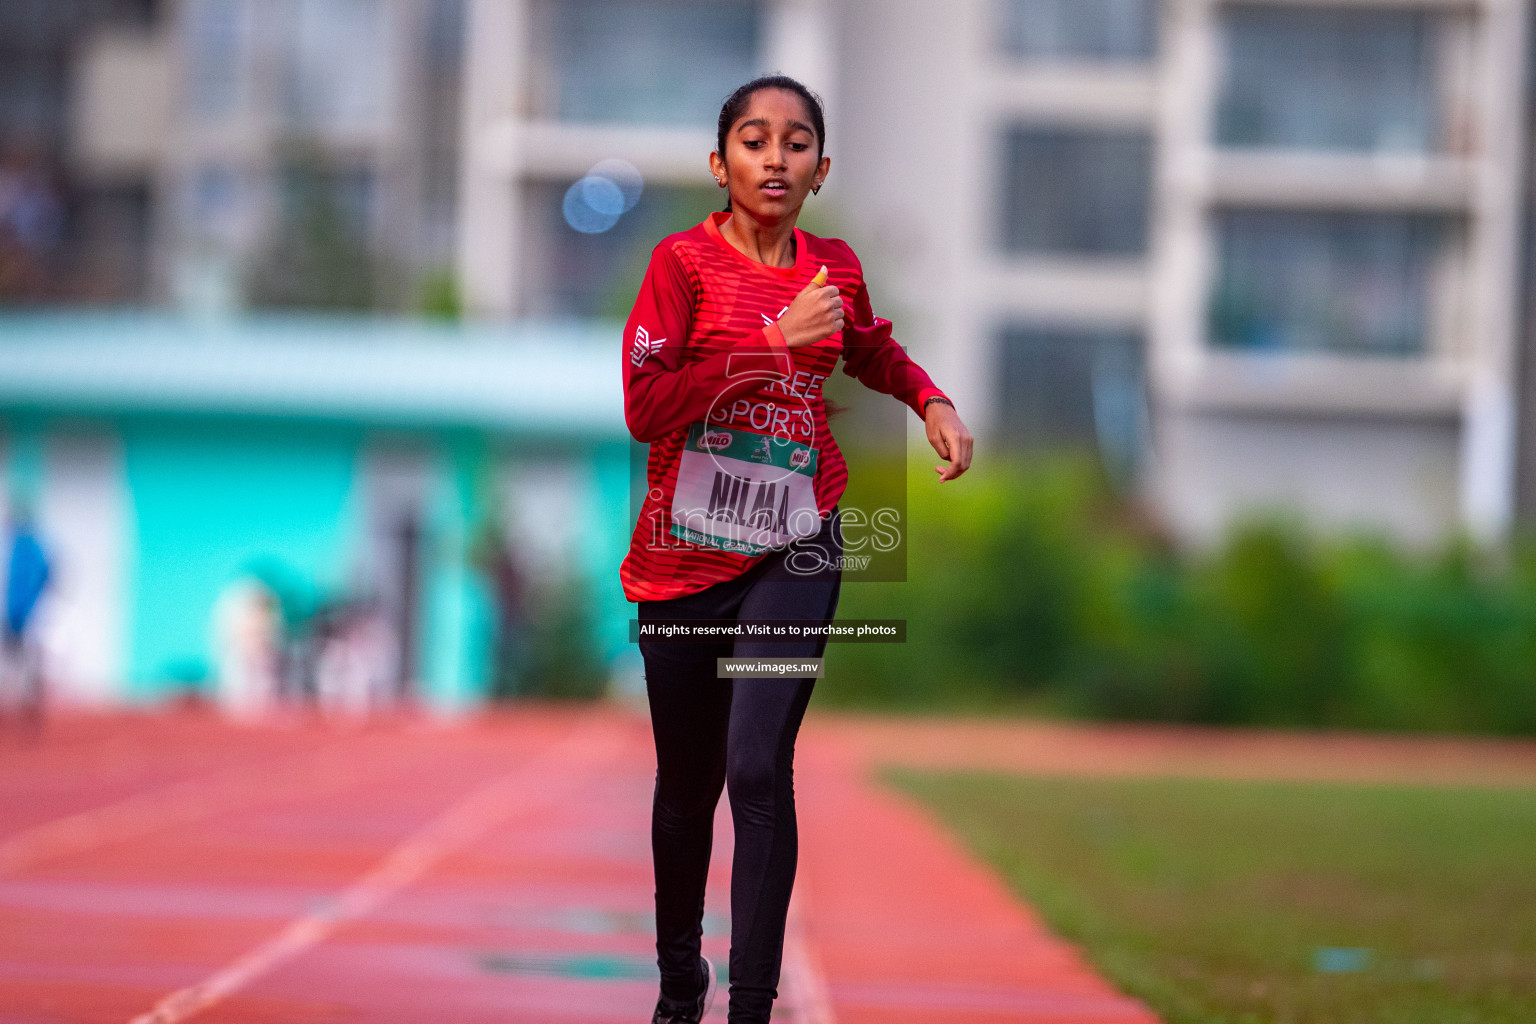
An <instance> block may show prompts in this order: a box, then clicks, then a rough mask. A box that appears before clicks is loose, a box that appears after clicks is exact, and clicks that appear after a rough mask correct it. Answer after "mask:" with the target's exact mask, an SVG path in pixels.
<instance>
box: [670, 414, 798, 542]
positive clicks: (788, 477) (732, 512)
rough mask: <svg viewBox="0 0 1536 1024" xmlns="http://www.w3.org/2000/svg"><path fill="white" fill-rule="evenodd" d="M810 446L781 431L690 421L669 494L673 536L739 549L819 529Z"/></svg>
mask: <svg viewBox="0 0 1536 1024" xmlns="http://www.w3.org/2000/svg"><path fill="white" fill-rule="evenodd" d="M816 456H817V450H816V449H815V448H812V447H810V446H809V445H804V444H800V443H799V442H798V441H791V440H790V439H788V438H786V437H782V436H770V435H768V434H754V433H751V432H749V431H745V430H732V429H730V428H729V427H711V426H708V425H706V424H704V423H695V424H693V425H692V426H691V427H689V428H688V441H687V443H686V444H685V445H684V446H683V452H682V458H681V459H680V460H679V463H678V469H677V487H676V489H675V490H674V491H673V495H672V535H673V536H674V537H678V538H681V539H682V540H686V541H688V542H689V543H691V544H706V545H708V546H710V547H716V548H720V549H722V550H724V551H734V552H736V553H738V554H743V555H760V554H762V553H764V552H765V551H768V550H769V549H771V548H778V547H784V546H785V545H787V544H789V543H790V542H791V541H794V540H796V539H797V538H800V537H809V536H812V535H813V534H815V533H816V532H817V530H819V529H820V528H821V514H820V512H819V511H818V510H817V508H816V494H815V490H814V487H813V486H812V485H813V481H814V480H815V477H816Z"/></svg>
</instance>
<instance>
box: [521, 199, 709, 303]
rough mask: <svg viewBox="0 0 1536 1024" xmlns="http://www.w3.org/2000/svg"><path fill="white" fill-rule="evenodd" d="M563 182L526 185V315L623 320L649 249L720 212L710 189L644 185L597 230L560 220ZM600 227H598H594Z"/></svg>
mask: <svg viewBox="0 0 1536 1024" xmlns="http://www.w3.org/2000/svg"><path fill="white" fill-rule="evenodd" d="M569 188H570V183H569V182H560V183H552V182H540V183H538V184H536V185H532V186H530V187H529V191H528V208H529V236H528V239H527V243H526V248H525V249H524V251H525V252H528V253H537V254H538V258H537V259H525V260H523V261H521V262H522V268H521V273H522V275H523V282H522V284H523V293H524V295H525V296H526V299H525V300H524V307H525V309H524V312H526V313H528V314H529V315H532V316H540V317H562V316H596V317H606V318H608V319H611V320H619V321H622V320H624V319H625V318H626V317H628V316H629V310H630V307H631V306H633V305H634V302H635V295H636V294H638V292H639V291H640V279H641V278H642V277H643V276H644V275H645V268H646V264H647V263H648V262H649V261H650V257H651V250H652V249H653V248H654V247H655V245H656V243H657V242H659V241H661V240H662V239H663V238H665V237H666V236H667V235H670V234H672V233H673V232H675V231H683V230H686V229H687V228H690V227H693V226H694V225H695V224H697V223H699V222H700V221H702V220H703V219H704V218H705V217H706V216H707V215H708V214H709V213H710V211H712V210H717V209H719V208H720V195H719V193H718V192H717V191H716V190H715V189H713V188H710V189H698V188H679V187H675V186H665V185H658V186H652V185H647V186H646V187H645V189H644V191H643V192H641V193H640V196H639V198H638V199H637V200H636V202H635V203H634V205H633V207H632V208H630V209H629V210H628V211H627V212H625V213H623V215H622V216H619V217H618V218H617V220H615V221H613V222H612V223H611V224H608V225H607V226H606V227H603V230H601V231H591V232H588V231H582V230H578V229H577V228H575V227H573V226H572V225H571V223H570V221H569V220H568V219H567V214H566V197H567V195H568V193H569ZM596 226H600V227H602V226H603V225H596Z"/></svg>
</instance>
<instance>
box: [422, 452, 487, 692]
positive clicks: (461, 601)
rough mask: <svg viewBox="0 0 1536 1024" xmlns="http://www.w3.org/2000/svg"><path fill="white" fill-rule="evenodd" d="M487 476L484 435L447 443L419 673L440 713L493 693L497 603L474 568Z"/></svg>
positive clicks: (430, 522)
mask: <svg viewBox="0 0 1536 1024" xmlns="http://www.w3.org/2000/svg"><path fill="white" fill-rule="evenodd" d="M489 470H490V462H489V456H488V452H487V447H486V443H485V439H484V437H483V436H482V435H478V434H463V435H455V436H451V437H448V438H445V439H444V441H443V444H442V445H441V447H440V449H439V452H438V458H437V460H436V467H435V476H436V480H435V482H434V483H435V486H434V493H433V496H432V499H433V500H432V507H431V508H430V510H429V515H428V518H427V543H426V549H425V552H424V555H425V559H426V565H425V566H424V567H423V568H424V570H425V571H424V586H423V598H424V599H423V602H422V603H423V605H424V608H423V613H424V618H425V622H424V623H423V627H424V628H423V629H422V633H421V635H422V637H423V644H422V649H421V663H420V669H419V675H420V677H421V680H422V685H423V686H424V687H425V688H426V693H425V694H424V696H426V697H427V699H428V701H429V702H430V703H431V704H432V705H434V706H435V707H437V708H439V709H442V710H449V711H451V710H457V709H462V708H466V707H470V706H473V705H475V704H478V703H480V702H481V701H482V700H483V699H484V698H485V696H486V694H487V693H489V692H490V685H491V674H492V660H493V659H492V654H493V646H492V645H493V644H494V642H495V634H494V630H495V625H494V623H495V606H494V604H493V601H494V599H493V598H492V596H491V592H490V588H489V586H488V585H487V583H486V581H485V579H484V578H483V577H482V576H481V574H480V573H479V572H478V571H477V570H475V569H474V568H473V566H471V564H470V561H469V554H470V545H471V544H472V543H473V542H474V534H475V531H476V530H477V529H478V528H480V527H481V526H482V525H483V523H484V517H485V515H486V513H487V503H486V501H485V498H486V487H487V483H488V481H487V479H486V478H487V474H488V472H489Z"/></svg>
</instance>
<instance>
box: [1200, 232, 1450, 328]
mask: <svg viewBox="0 0 1536 1024" xmlns="http://www.w3.org/2000/svg"><path fill="white" fill-rule="evenodd" d="M1450 228H1451V225H1450V223H1449V222H1448V219H1447V218H1446V217H1443V216H1439V215H1434V214H1413V213H1343V212H1321V213H1316V212H1280V211H1269V210H1241V211H1228V212H1225V213H1221V214H1218V217H1217V236H1218V245H1219V257H1218V259H1219V266H1218V271H1217V273H1218V279H1217V283H1216V288H1215V291H1214V292H1213V294H1212V298H1211V304H1210V337H1211V341H1212V343H1213V344H1215V345H1217V346H1221V347H1226V348H1238V349H1247V350H1283V351H1303V352H1305V351H1327V352H1345V353H1354V354H1384V355H1414V354H1418V353H1422V352H1425V351H1427V350H1428V348H1429V347H1430V341H1431V339H1430V330H1429V326H1428V325H1429V321H1430V319H1431V318H1430V311H1429V310H1430V297H1431V294H1432V289H1433V285H1434V283H1435V278H1436V276H1437V274H1436V269H1437V265H1438V264H1439V262H1440V257H1441V255H1442V253H1444V252H1445V249H1446V246H1447V243H1448V241H1449V236H1450Z"/></svg>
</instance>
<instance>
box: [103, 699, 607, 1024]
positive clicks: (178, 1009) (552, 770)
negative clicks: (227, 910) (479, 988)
mask: <svg viewBox="0 0 1536 1024" xmlns="http://www.w3.org/2000/svg"><path fill="white" fill-rule="evenodd" d="M623 742H624V734H623V733H622V732H621V731H620V730H619V729H617V728H616V727H615V726H613V725H612V724H610V723H606V722H599V723H591V724H586V725H583V726H582V727H580V728H579V729H578V730H577V731H576V732H575V733H574V734H573V735H571V736H569V737H567V738H566V739H564V740H562V741H561V742H560V743H558V744H557V745H556V746H555V747H554V748H553V749H551V750H549V751H547V752H546V753H544V754H542V755H540V756H538V757H536V758H534V759H533V760H532V761H529V762H528V763H526V764H523V765H521V766H519V767H518V768H516V769H514V770H513V771H511V772H508V773H507V774H505V775H502V776H499V777H497V778H495V779H492V780H491V781H489V782H486V783H483V784H482V785H480V786H479V787H477V788H476V789H474V790H472V791H471V792H470V793H469V794H468V795H467V796H465V797H463V798H461V799H460V800H459V801H458V802H457V803H455V804H454V805H453V806H451V807H450V808H449V809H448V810H446V811H444V812H443V813H442V814H440V815H438V816H437V817H436V818H434V819H432V820H431V821H429V822H428V823H427V824H426V825H424V826H422V827H421V828H420V829H418V830H417V831H416V832H414V833H412V834H411V836H409V837H408V838H407V839H405V840H404V841H403V842H401V843H400V844H399V845H398V846H396V847H395V848H394V849H393V850H391V851H390V852H389V853H387V854H386V855H385V856H384V858H383V859H382V860H380V861H379V862H378V863H377V864H376V865H375V866H374V867H373V868H372V869H371V870H369V871H368V872H367V873H366V874H364V875H362V876H361V877H359V878H358V879H357V880H356V881H354V882H353V883H352V884H351V885H349V886H347V888H346V889H344V890H342V891H341V892H340V893H339V894H338V895H337V896H336V897H335V898H334V899H333V900H331V901H329V902H328V903H327V904H326V905H324V906H322V907H319V908H317V909H316V910H313V911H311V912H310V913H308V914H306V915H305V916H304V917H301V918H297V919H295V920H294V921H291V922H290V923H289V924H288V925H286V926H285V927H284V928H283V929H282V930H281V931H279V932H278V933H277V934H276V935H274V936H273V937H272V938H270V939H268V940H267V941H266V942H263V943H262V944H261V945H259V946H257V947H256V948H254V949H252V950H250V951H249V952H247V953H245V954H244V955H242V956H240V957H238V958H237V959H235V960H234V961H232V962H231V963H229V964H227V965H226V966H224V967H222V968H220V969H219V970H217V971H215V972H214V973H213V974H211V975H209V976H208V977H207V978H204V979H203V980H202V981H200V982H198V983H196V984H194V985H190V986H188V987H186V988H183V989H179V990H177V991H175V992H172V993H171V994H170V995H168V996H166V997H165V998H164V999H162V1000H161V1001H160V1002H159V1003H158V1004H156V1006H155V1007H154V1008H153V1009H152V1010H150V1011H149V1012H147V1013H142V1014H140V1015H139V1016H137V1017H134V1018H133V1019H132V1020H131V1021H130V1024H177V1022H179V1021H183V1020H186V1019H187V1018H188V1017H191V1016H193V1015H194V1014H197V1013H200V1012H201V1011H203V1010H206V1009H208V1008H209V1007H211V1006H213V1005H214V1004H215V1003H218V1002H220V1001H222V1000H224V999H226V998H228V997H229V996H231V995H233V994H234V993H236V992H238V991H240V990H241V989H242V988H244V987H245V986H247V985H249V984H250V983H251V982H252V981H254V980H256V979H257V978H259V977H260V976H261V975H263V974H266V973H267V972H268V971H270V970H272V969H273V968H275V967H277V966H278V965H279V964H281V963H283V962H284V961H286V960H290V959H292V958H293V957H295V956H297V955H298V954H300V953H302V952H303V951H304V950H306V949H309V948H310V947H312V946H314V945H316V944H318V943H320V942H322V941H324V940H325V939H326V937H327V936H329V935H330V934H331V932H333V931H334V930H335V929H336V928H337V927H338V926H339V925H341V924H344V923H346V922H348V921H350V920H354V919H357V918H360V917H363V916H365V915H366V914H368V913H370V912H371V911H372V910H374V909H375V908H377V907H378V906H380V905H381V904H382V903H384V902H385V901H386V900H388V899H389V898H390V897H392V896H394V894H395V893H397V892H399V891H400V890H401V889H403V888H404V887H406V886H407V885H409V884H411V883H412V882H414V881H415V880H416V879H418V878H420V877H421V876H422V875H424V874H426V873H427V872H428V871H430V870H431V869H432V868H433V867H434V866H435V865H436V864H437V863H438V862H439V861H441V860H442V859H443V858H444V857H446V856H448V855H449V854H452V853H455V852H457V851H459V850H461V849H463V848H464V847H465V846H468V845H469V844H470V843H472V842H474V841H475V840H476V839H478V838H480V837H481V836H483V835H484V834H485V833H486V832H488V831H490V830H491V829H492V828H494V827H495V826H497V825H499V824H502V823H503V822H505V821H506V820H507V819H508V818H510V817H512V816H514V815H517V814H524V813H528V812H530V811H533V810H537V809H539V808H541V807H544V806H546V805H548V804H550V803H553V802H554V801H555V800H557V799H558V798H560V797H562V796H564V795H566V794H567V793H568V792H569V791H570V790H572V789H574V788H576V787H577V786H578V785H579V784H580V783H581V782H583V781H585V780H586V779H587V778H588V777H590V776H591V775H593V774H595V773H596V772H597V771H599V770H601V769H603V768H605V767H606V766H607V765H608V764H609V763H610V762H611V761H613V760H615V759H616V758H617V756H618V754H619V752H620V750H621V749H622V746H623Z"/></svg>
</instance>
